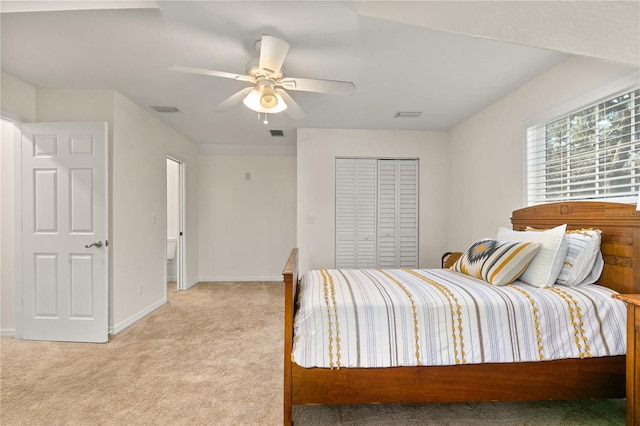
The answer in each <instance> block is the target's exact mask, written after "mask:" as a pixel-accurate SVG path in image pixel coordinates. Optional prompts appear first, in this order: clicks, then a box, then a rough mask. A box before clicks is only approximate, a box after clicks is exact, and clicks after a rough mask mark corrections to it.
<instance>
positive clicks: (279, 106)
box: [242, 89, 287, 114]
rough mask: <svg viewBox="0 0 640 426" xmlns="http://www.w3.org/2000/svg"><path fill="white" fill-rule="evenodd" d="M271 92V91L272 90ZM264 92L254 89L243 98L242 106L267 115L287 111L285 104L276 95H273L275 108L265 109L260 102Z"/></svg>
mask: <svg viewBox="0 0 640 426" xmlns="http://www.w3.org/2000/svg"><path fill="white" fill-rule="evenodd" d="M272 90H273V89H272ZM263 94H264V92H261V91H259V90H258V89H254V90H252V91H251V92H249V94H248V95H247V96H245V98H244V100H243V101H242V103H243V104H245V106H246V107H247V108H249V109H252V110H254V111H256V112H262V113H268V114H276V113H278V112H282V111H284V110H285V109H287V104H286V103H285V102H284V99H282V96H280V95H279V94H278V93H275V92H274V93H273V95H272V96H273V97H274V99H275V100H276V102H275V106H273V107H271V108H265V107H264V106H263V105H262V103H261V102H260V101H261V99H262V98H263Z"/></svg>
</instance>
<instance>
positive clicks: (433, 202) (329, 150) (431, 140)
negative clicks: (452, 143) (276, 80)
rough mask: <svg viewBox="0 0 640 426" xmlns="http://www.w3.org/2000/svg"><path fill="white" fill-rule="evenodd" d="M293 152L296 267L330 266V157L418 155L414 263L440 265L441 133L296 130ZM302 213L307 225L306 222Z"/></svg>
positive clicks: (444, 157)
mask: <svg viewBox="0 0 640 426" xmlns="http://www.w3.org/2000/svg"><path fill="white" fill-rule="evenodd" d="M297 151H298V174H297V185H298V189H297V191H298V211H297V227H298V232H297V235H298V248H299V249H300V259H299V260H300V265H299V267H300V271H301V272H305V271H307V270H309V269H315V268H332V267H335V158H336V157H378V158H379V157H387V158H419V159H420V171H419V172H420V181H419V185H420V188H419V191H420V213H419V215H420V217H419V238H420V249H419V250H420V253H419V255H420V259H419V266H420V267H421V268H427V267H437V266H439V265H440V256H441V255H442V252H443V248H444V247H445V246H446V238H447V232H446V231H447V230H446V226H445V225H446V223H447V220H446V219H447V212H446V209H445V208H444V206H445V204H446V200H447V195H446V194H447V186H448V183H447V180H446V177H447V166H448V158H449V149H448V145H447V135H446V133H445V132H410V131H381V130H329V129H299V130H298V146H297ZM308 216H311V217H313V222H314V223H313V224H308V223H307V217H308Z"/></svg>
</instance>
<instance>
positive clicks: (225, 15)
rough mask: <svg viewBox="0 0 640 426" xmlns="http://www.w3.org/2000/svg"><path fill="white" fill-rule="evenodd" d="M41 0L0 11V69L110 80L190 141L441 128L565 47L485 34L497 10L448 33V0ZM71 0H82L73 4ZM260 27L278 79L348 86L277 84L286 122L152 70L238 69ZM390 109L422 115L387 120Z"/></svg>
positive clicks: (214, 88) (221, 85)
mask: <svg viewBox="0 0 640 426" xmlns="http://www.w3.org/2000/svg"><path fill="white" fill-rule="evenodd" d="M55 3H64V4H66V6H65V5H64V4H63V6H64V7H60V5H56V6H57V7H56V9H58V10H56V11H29V12H13V13H2V14H1V15H0V17H1V19H2V21H1V27H0V30H1V36H2V37H1V39H2V40H1V42H2V45H1V48H2V51H1V54H2V57H1V65H2V69H3V70H4V71H6V72H8V73H9V74H12V75H14V76H16V77H18V78H20V79H21V80H23V81H25V82H27V83H29V84H31V85H33V86H35V87H38V88H65V89H69V88H78V89H115V90H117V91H119V92H120V93H122V94H124V95H125V96H127V97H128V98H130V99H131V100H132V101H134V102H135V103H137V104H138V105H140V106H141V107H142V108H144V109H146V110H148V111H150V112H151V113H152V114H154V115H155V116H156V117H157V118H158V119H160V120H162V121H163V122H165V123H167V124H168V125H169V126H171V127H172V128H174V129H175V130H177V131H178V132H180V133H181V134H183V135H185V136H186V137H187V138H189V139H190V140H192V141H193V142H195V143H198V144H250V145H292V144H294V143H295V129H297V128H302V127H305V128H345V129H347V128H353V129H406V130H446V129H449V128H451V127H452V126H454V125H456V124H457V123H459V122H461V121H463V120H464V119H466V118H468V117H469V116H471V115H472V114H474V113H475V112H477V111H479V110H480V109H482V108H484V107H485V106H487V105H489V104H490V103H492V102H493V101H495V100H497V99H499V98H500V97H502V96H504V95H505V94H507V93H509V92H511V91H512V90H514V89H515V88H517V87H518V86H520V85H522V84H523V83H525V82H526V81H528V80H530V79H532V78H534V77H535V76H536V75H538V74H540V73H542V72H544V71H545V70H546V69H548V68H549V67H551V66H553V65H554V64H555V63H557V62H559V61H561V60H563V59H565V58H566V57H567V52H569V53H576V52H575V51H572V50H570V49H568V48H566V47H564V46H560V47H556V46H554V45H553V40H554V39H553V38H550V40H547V39H546V38H538V40H540V43H538V47H528V46H524V45H520V44H518V42H519V40H522V39H525V38H526V37H525V35H526V32H525V33H523V34H524V35H523V36H520V37H519V36H518V34H516V35H515V36H514V34H513V32H509V34H508V36H509V37H504V38H505V39H508V41H509V43H507V42H501V41H497V40H495V38H497V36H496V34H495V31H494V32H491V31H488V30H487V28H492V25H494V24H495V25H498V26H500V25H504V19H506V18H505V16H504V14H502V15H503V16H501V19H502V20H503V21H501V22H499V21H498V20H492V19H491V18H490V17H485V18H483V17H478V18H480V19H481V20H482V19H485V21H484V22H486V24H485V25H483V26H482V28H477V25H476V26H475V27H474V26H473V25H469V26H468V27H467V28H470V30H469V31H467V33H469V34H468V35H465V34H461V33H464V32H465V31H462V29H461V28H460V22H461V20H459V19H458V20H454V19H451V18H452V16H453V15H455V14H458V15H459V16H461V15H460V14H461V13H463V12H464V10H465V9H464V7H462V8H461V7H460V6H464V3H461V2H457V3H459V4H458V5H457V7H456V8H455V9H451V10H449V9H447V10H444V9H443V10H444V12H442V11H441V14H440V15H437V14H434V15H433V16H441V17H442V19H440V20H439V21H438V23H439V25H436V23H434V22H417V21H416V20H415V16H416V14H415V13H414V14H413V15H412V14H411V11H412V8H415V7H416V6H420V5H421V6H422V7H424V6H430V7H433V6H434V5H436V4H439V3H441V2H407V3H403V2H370V3H366V4H364V5H363V4H361V3H359V2H343V1H321V2H312V1H283V2H274V1H255V2H250V1H230V2H225V1H175V2H170V1H159V2H145V1H136V2H101V3H103V4H104V5H103V7H109V6H108V5H106V3H112V4H116V7H122V6H123V5H124V4H128V5H129V8H127V9H122V8H119V9H101V10H95V9H93V10H60V9H68V8H69V7H67V6H68V5H69V2H50V3H48V6H49V8H52V5H54V4H55ZM81 3H87V4H91V2H76V3H73V4H74V5H75V6H76V7H79V6H80V5H81ZM500 3H504V2H495V3H491V4H493V5H494V6H496V7H499V6H497V5H499V4H500ZM509 3H511V2H509ZM513 3H518V2H513ZM560 3H562V2H560ZM568 3H575V2H568ZM585 3H592V2H585ZM593 3H598V2H593ZM632 3H636V2H632ZM25 4H31V5H32V6H33V5H35V6H36V7H42V5H43V4H44V5H46V4H47V3H46V2H15V3H14V2H9V1H6V0H5V1H3V2H2V6H1V7H2V8H3V12H8V11H9V10H10V9H16V5H18V6H20V5H22V6H24V5H25ZM478 4H479V2H470V3H469V6H470V8H469V9H468V11H469V12H472V13H473V15H477V14H479V13H480V10H481V9H478V8H477V5H478ZM598 4H599V3H598ZM118 5H119V6H118ZM149 5H150V6H151V8H148V7H147V6H149ZM474 5H475V6H474ZM94 7H95V3H94ZM563 8H564V6H563ZM27 9H28V8H27ZM28 10H33V8H31V9H28ZM490 10H491V9H490ZM495 10H496V9H495V7H494V9H493V11H494V12H495ZM500 10H502V9H500ZM390 11H395V12H398V11H405V13H404V16H403V14H402V13H395V14H394V13H390ZM445 12H446V16H444V15H443V14H444V13H445ZM416 13H425V11H424V10H422V11H417V12H416ZM513 13H515V14H521V13H522V10H521V9H519V10H517V11H514V12H513ZM563 13H568V12H566V11H565V12H563ZM623 13H624V14H628V13H629V10H628V9H626V10H625V11H624V12H623ZM365 14H366V15H367V16H365ZM392 15H393V16H392ZM376 16H385V17H389V20H386V19H379V18H377V17H376ZM412 16H413V17H414V18H412ZM430 16H432V15H430ZM491 16H494V15H491ZM445 18H446V19H445ZM467 18H468V16H467ZM391 19H393V20H391ZM589 19H591V18H589ZM467 20H468V21H470V22H477V20H476V19H475V18H474V19H473V20H469V19H467ZM399 21H404V22H411V24H406V23H403V22H399ZM412 21H416V22H412ZM427 21H428V20H427ZM431 21H433V19H432V20H431ZM449 21H451V22H455V28H453V27H454V25H453V24H450V23H448V22H449ZM517 22H520V21H517ZM522 25H524V24H522ZM428 26H430V27H432V28H437V29H432V28H428ZM446 28H452V31H455V32H450V31H444V30H443V29H446ZM483 31H484V33H483ZM549 31H551V30H549ZM262 34H270V35H273V36H277V37H280V38H283V39H284V40H286V41H287V42H289V44H290V45H291V48H290V50H289V54H288V55H287V58H286V60H285V64H284V66H285V74H286V75H287V76H290V77H306V78H321V79H330V80H346V81H352V82H354V83H355V85H356V94H355V95H352V96H337V95H327V94H318V93H306V92H299V91H297V92H290V94H291V95H292V96H293V97H294V98H295V100H296V101H297V103H298V104H299V105H300V106H301V107H302V108H303V109H304V110H305V111H306V113H307V118H306V119H304V120H299V121H294V120H292V119H290V118H289V117H288V116H287V115H286V114H284V113H280V114H276V115H271V116H270V118H269V121H270V123H269V125H264V124H262V121H260V120H258V119H257V114H256V113H255V112H253V111H251V110H249V109H247V108H246V107H244V106H243V105H242V104H240V105H238V106H236V107H234V108H233V109H231V110H228V111H224V112H217V111H215V106H216V105H217V104H218V103H219V102H221V101H222V100H224V99H225V98H227V97H228V96H230V95H232V94H233V93H235V92H237V91H238V90H240V89H242V88H243V87H245V86H246V85H247V84H246V83H242V82H238V81H233V80H228V79H222V78H215V77H207V76H200V75H190V74H180V73H175V72H170V71H167V70H166V67H167V66H169V65H183V66H190V67H201V68H208V69H215V70H219V71H227V72H232V73H238V74H244V67H245V64H246V63H247V62H248V61H249V60H250V59H252V58H254V57H257V56H258V53H257V52H256V51H255V48H254V43H255V41H256V40H258V39H259V38H260V36H261V35H262ZM565 39H566V37H562V40H565ZM634 43H635V42H634ZM527 44H530V45H532V44H533V43H531V42H529V41H527ZM634 46H635V47H637V43H636V44H635V45H634V44H633V43H631V44H630V45H629V46H623V50H633V48H634ZM541 47H545V49H543V48H541ZM554 49H555V50H554ZM579 53H580V54H589V51H588V49H586V51H580V52H579ZM593 56H596V57H602V56H603V55H602V54H600V53H596V54H594V55H593ZM622 58H623V59H622V62H624V61H627V62H628V60H627V59H626V57H624V56H623V57H622ZM605 59H608V60H615V61H620V59H619V58H617V57H616V58H613V59H612V58H605ZM633 60H634V59H633V58H632V59H630V61H633ZM150 105H161V106H175V107H177V108H179V109H180V110H181V111H182V113H178V114H160V113H156V112H154V111H152V110H151V109H150V108H149V106H150ZM397 111H423V114H422V115H421V116H420V117H419V118H417V119H408V118H404V119H403V118H400V119H397V118H393V116H394V114H395V113H396V112H397ZM269 129H282V130H284V132H285V137H284V138H272V137H271V136H270V134H269V132H268V130H269Z"/></svg>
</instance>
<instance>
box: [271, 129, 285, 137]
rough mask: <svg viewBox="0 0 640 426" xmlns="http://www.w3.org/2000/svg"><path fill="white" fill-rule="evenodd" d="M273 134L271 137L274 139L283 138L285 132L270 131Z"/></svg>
mask: <svg viewBox="0 0 640 426" xmlns="http://www.w3.org/2000/svg"><path fill="white" fill-rule="evenodd" d="M269 132H271V136H273V137H274V138H281V137H283V136H284V132H283V131H282V130H269Z"/></svg>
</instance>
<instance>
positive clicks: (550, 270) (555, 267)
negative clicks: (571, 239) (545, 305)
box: [496, 225, 568, 287]
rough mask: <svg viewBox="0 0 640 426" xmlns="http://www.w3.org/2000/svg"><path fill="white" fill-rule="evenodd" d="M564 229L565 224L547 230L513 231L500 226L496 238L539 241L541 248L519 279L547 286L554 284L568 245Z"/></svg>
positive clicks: (533, 284) (535, 284)
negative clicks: (565, 240)
mask: <svg viewBox="0 0 640 426" xmlns="http://www.w3.org/2000/svg"><path fill="white" fill-rule="evenodd" d="M566 230H567V225H560V226H557V227H555V228H553V229H549V230H547V231H514V230H511V229H509V228H500V229H499V230H498V236H497V237H496V239H497V240H498V241H527V242H534V243H541V244H542V249H541V250H540V252H539V253H538V254H537V255H536V257H534V258H533V261H532V262H531V263H530V264H529V267H528V268H527V269H526V270H525V271H524V273H523V274H522V275H521V276H520V278H519V280H520V281H524V282H525V283H527V284H529V285H532V286H535V287H549V286H552V285H554V284H555V282H556V279H557V278H558V275H560V271H561V270H562V266H563V264H564V259H565V257H566V256H567V249H568V245H567V243H566V242H564V234H565V232H566ZM563 242H564V244H563Z"/></svg>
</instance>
